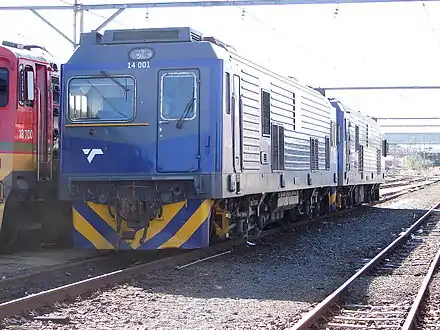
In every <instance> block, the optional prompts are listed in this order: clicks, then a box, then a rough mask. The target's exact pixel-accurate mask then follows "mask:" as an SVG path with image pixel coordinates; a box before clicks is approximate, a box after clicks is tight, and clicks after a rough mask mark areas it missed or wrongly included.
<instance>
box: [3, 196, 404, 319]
mask: <svg viewBox="0 0 440 330" xmlns="http://www.w3.org/2000/svg"><path fill="white" fill-rule="evenodd" d="M410 191H412V190H408V191H403V192H402V191H401V192H398V193H396V194H394V195H392V196H386V197H385V198H383V199H381V200H380V201H378V202H375V203H372V204H370V205H376V204H380V203H383V202H386V201H389V200H392V199H395V198H397V197H399V196H402V195H404V194H406V193H408V192H410ZM360 209H361V208H355V209H349V210H343V211H341V212H336V213H334V214H332V215H326V216H321V217H317V218H314V219H305V220H302V221H298V222H294V223H291V224H289V225H288V227H289V228H296V227H301V226H305V225H310V224H312V223H316V222H319V221H320V220H322V219H328V218H336V217H339V216H341V215H344V214H347V213H350V212H354V211H357V210H360ZM278 230H279V229H278V228H274V229H272V230H269V231H267V232H265V233H264V236H267V235H272V234H274V233H275V232H277V231H278ZM239 244H243V241H241V240H240V241H234V240H231V241H226V242H222V243H220V244H217V245H214V246H212V247H211V248H209V249H206V250H196V251H190V252H185V251H182V250H180V251H174V252H170V253H169V254H168V255H161V256H157V257H156V258H150V259H148V258H145V259H143V260H138V261H137V262H131V265H128V263H127V264H125V265H124V266H121V265H120V269H118V270H115V271H111V272H106V273H104V274H100V275H97V276H94V277H91V278H87V279H85V280H80V281H74V282H72V283H68V284H65V285H62V286H59V287H55V288H52V289H48V290H46V291H42V292H37V293H35V294H31V295H26V296H22V297H19V298H17V299H14V300H7V299H5V298H4V297H3V299H0V302H1V301H3V303H1V304H0V319H2V318H6V317H9V316H13V315H16V314H19V313H22V312H26V311H29V310H32V309H37V308H40V307H44V306H48V305H50V304H52V303H55V302H57V301H62V300H65V299H68V298H71V297H75V296H78V295H81V294H84V293H88V292H90V291H94V290H96V289H99V288H103V287H105V286H108V285H113V284H116V283H118V282H123V281H126V280H128V279H130V278H132V277H136V276H139V275H142V274H145V273H147V272H149V271H150V270H152V269H155V270H156V269H159V268H162V267H173V266H174V267H178V266H181V265H183V264H186V263H191V262H197V260H199V259H200V258H202V259H203V258H207V257H208V258H209V257H212V256H215V255H217V254H219V253H224V252H225V251H227V250H230V249H233V248H234V247H235V246H236V245H239ZM168 251H170V250H168ZM113 257H114V256H113ZM95 259H96V260H95V261H99V258H95ZM109 259H111V258H109V255H103V256H102V259H101V260H102V262H105V260H106V261H107V262H108V260H109ZM87 262H89V261H88V260H84V261H77V262H75V263H74V264H72V265H69V264H67V265H59V266H58V267H57V266H55V267H51V268H50V269H48V270H47V271H45V270H44V269H43V270H40V271H39V272H38V274H32V273H30V274H24V275H21V276H19V277H17V278H10V279H8V280H7V281H3V282H2V281H0V290H2V288H6V287H13V286H20V285H21V286H23V283H30V282H32V281H34V282H37V281H41V280H43V279H44V278H45V276H51V273H52V272H54V270H58V271H64V272H66V271H68V269H69V267H81V264H82V263H84V264H85V263H87ZM133 263H138V264H137V265H134V266H133ZM46 281H47V277H46ZM0 298H2V297H0ZM15 298H16V297H15Z"/></svg>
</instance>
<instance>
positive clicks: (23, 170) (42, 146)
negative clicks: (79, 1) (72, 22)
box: [0, 42, 59, 252]
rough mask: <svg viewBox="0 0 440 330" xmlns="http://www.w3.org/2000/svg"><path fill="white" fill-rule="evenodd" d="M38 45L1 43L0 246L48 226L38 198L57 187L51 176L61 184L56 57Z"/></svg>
mask: <svg viewBox="0 0 440 330" xmlns="http://www.w3.org/2000/svg"><path fill="white" fill-rule="evenodd" d="M35 48H36V46H22V45H18V44H13V43H9V42H3V44H2V45H1V46H0V252H2V249H3V250H4V247H5V246H8V245H10V244H11V243H12V242H14V241H15V240H16V237H17V234H18V233H21V232H34V231H35V230H41V229H43V227H44V221H41V220H42V219H38V218H39V217H38V214H37V213H36V212H35V210H36V207H35V205H34V204H35V203H34V202H36V201H38V200H41V199H42V198H41V197H43V199H44V195H45V193H44V192H45V190H53V187H51V188H50V187H48V182H51V183H52V184H54V185H55V184H56V182H54V180H52V179H53V175H54V161H56V160H55V157H54V155H53V152H54V149H55V148H54V147H55V145H54V142H55V141H54V140H55V138H56V136H57V135H56V134H54V122H55V121H54V115H55V116H57V115H58V101H59V86H58V84H57V83H59V76H58V73H57V67H56V65H55V64H54V61H53V60H52V59H51V58H50V57H47V55H46V56H44V55H42V54H41V52H40V51H38V50H36V49H35ZM54 109H55V111H54ZM46 207H47V206H46ZM49 207H50V206H49ZM46 229H47V228H46ZM46 229H43V231H44V230H46ZM46 231H47V230H46Z"/></svg>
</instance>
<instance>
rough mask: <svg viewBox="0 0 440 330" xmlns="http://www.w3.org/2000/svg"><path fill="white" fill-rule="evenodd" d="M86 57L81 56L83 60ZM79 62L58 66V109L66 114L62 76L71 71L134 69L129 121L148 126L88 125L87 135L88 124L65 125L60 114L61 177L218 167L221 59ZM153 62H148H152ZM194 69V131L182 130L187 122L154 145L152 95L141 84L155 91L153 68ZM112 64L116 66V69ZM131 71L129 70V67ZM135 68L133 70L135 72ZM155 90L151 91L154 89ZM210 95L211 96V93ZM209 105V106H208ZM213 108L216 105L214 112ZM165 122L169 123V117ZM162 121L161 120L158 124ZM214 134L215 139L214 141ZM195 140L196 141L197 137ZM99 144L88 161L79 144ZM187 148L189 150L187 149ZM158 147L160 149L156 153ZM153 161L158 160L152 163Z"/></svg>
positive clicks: (121, 71) (155, 104) (126, 71)
mask: <svg viewBox="0 0 440 330" xmlns="http://www.w3.org/2000/svg"><path fill="white" fill-rule="evenodd" d="M88 60H89V57H88V58H87V61H88ZM87 61H86V59H84V62H79V63H73V64H70V63H69V64H66V65H63V67H62V70H63V78H62V79H63V82H64V93H62V94H63V98H62V104H63V113H64V114H65V113H66V107H67V104H66V102H67V100H66V98H65V95H66V94H67V81H68V80H69V78H70V77H73V76H75V75H100V74H99V71H100V70H105V71H106V72H107V73H109V74H112V73H113V72H115V73H117V74H133V73H134V74H135V78H136V80H137V101H136V118H135V119H134V121H133V122H132V123H148V124H149V126H128V127H124V126H122V127H121V126H119V127H93V129H94V130H95V134H94V135H93V136H91V135H90V134H89V132H90V130H91V127H65V124H68V123H70V122H69V120H68V119H67V118H66V116H62V119H61V136H62V138H61V140H60V144H61V148H60V149H61V150H60V158H61V162H60V165H61V176H63V175H68V176H69V178H70V179H75V175H78V177H81V178H84V177H87V176H93V177H94V178H97V177H100V178H102V177H105V176H108V175H119V176H120V175H126V176H127V179H129V178H130V176H132V175H133V174H144V175H145V176H146V177H148V176H152V175H160V174H161V172H165V173H166V174H170V173H179V172H200V173H214V172H215V171H219V170H221V167H220V164H221V152H216V148H218V147H219V146H221V132H220V129H219V127H221V119H222V116H221V99H220V96H219V95H221V93H222V85H221V82H222V80H221V78H220V77H221V76H222V71H221V70H222V61H221V60H218V59H215V58H213V59H211V60H197V61H195V60H173V61H169V60H168V61H161V60H157V61H154V62H153V61H152V64H151V66H152V68H151V69H150V70H151V71H142V72H141V73H140V72H139V71H140V70H130V69H127V68H126V67H123V65H122V64H124V65H126V61H121V62H122V64H121V63H114V62H104V63H99V64H97V63H93V65H92V64H90V63H88V62H87ZM153 66H154V67H153ZM172 68H197V69H199V70H200V79H201V80H202V81H204V84H202V87H201V90H200V95H201V98H200V103H199V109H198V114H200V123H199V130H200V132H199V133H200V134H198V132H192V131H191V130H188V129H187V123H184V124H183V128H182V129H181V130H178V131H179V133H180V132H181V133H183V134H179V135H178V136H171V137H169V138H168V139H165V140H163V141H161V144H160V147H159V146H158V144H157V140H158V139H157V135H158V129H157V124H156V123H157V121H158V106H159V105H158V102H157V98H151V95H152V94H146V93H142V91H143V89H144V87H143V86H144V85H145V86H148V88H150V89H151V90H152V92H153V93H154V94H156V92H158V82H157V72H158V71H159V70H160V69H172ZM116 69H117V70H118V71H117V72H116ZM133 71H134V72H133ZM136 71H137V72H136ZM154 91H156V92H154ZM211 95H212V97H211ZM213 109H214V111H213ZM215 109H218V111H216V110H215ZM167 125H168V126H173V127H175V122H170V123H169V124H167ZM164 126H165V125H164ZM218 139H220V141H219V140H218ZM198 141H199V142H198ZM96 148H98V149H102V150H103V152H104V154H103V155H97V156H95V158H94V159H93V161H92V162H91V163H90V164H89V163H88V161H87V159H86V158H87V155H85V154H84V153H83V151H82V149H96ZM190 149H191V150H190ZM158 150H163V152H160V153H158ZM158 160H159V162H158Z"/></svg>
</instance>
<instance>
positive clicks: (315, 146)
mask: <svg viewBox="0 0 440 330" xmlns="http://www.w3.org/2000/svg"><path fill="white" fill-rule="evenodd" d="M318 151H319V141H318V139H314V138H310V170H312V171H317V170H319V153H318Z"/></svg>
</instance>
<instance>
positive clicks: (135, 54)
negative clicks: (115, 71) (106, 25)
mask: <svg viewBox="0 0 440 330" xmlns="http://www.w3.org/2000/svg"><path fill="white" fill-rule="evenodd" d="M128 56H129V57H130V59H131V60H134V61H136V60H149V59H150V58H152V57H153V56H154V51H153V50H152V49H151V48H135V49H132V50H131V51H130V53H129V54H128Z"/></svg>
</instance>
